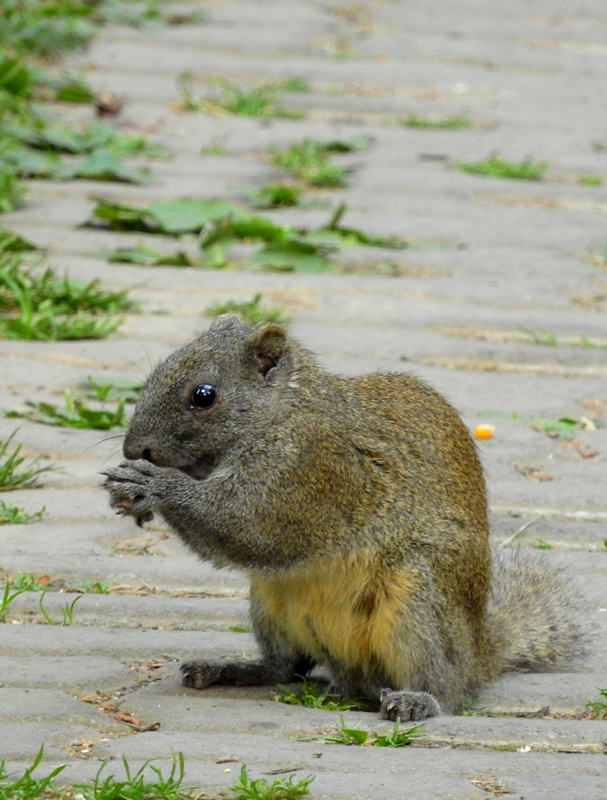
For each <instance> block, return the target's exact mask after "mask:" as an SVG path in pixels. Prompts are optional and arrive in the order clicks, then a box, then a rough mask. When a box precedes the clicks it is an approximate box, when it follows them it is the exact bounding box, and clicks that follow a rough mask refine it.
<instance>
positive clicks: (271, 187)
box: [247, 183, 303, 208]
mask: <svg viewBox="0 0 607 800" xmlns="http://www.w3.org/2000/svg"><path fill="white" fill-rule="evenodd" d="M302 192H303V189H302V188H301V186H298V185H297V184H294V183H267V184H266V185H265V186H261V187H260V188H259V189H256V190H255V191H254V192H247V194H248V196H249V202H250V203H251V205H252V206H253V208H286V207H287V206H296V205H299V201H300V199H301V195H302Z"/></svg>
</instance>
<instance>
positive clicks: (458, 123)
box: [401, 114, 472, 130]
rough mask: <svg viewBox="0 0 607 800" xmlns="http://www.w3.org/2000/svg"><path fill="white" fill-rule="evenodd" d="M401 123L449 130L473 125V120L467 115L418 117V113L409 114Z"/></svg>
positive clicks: (415, 126)
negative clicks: (433, 117) (432, 117)
mask: <svg viewBox="0 0 607 800" xmlns="http://www.w3.org/2000/svg"><path fill="white" fill-rule="evenodd" d="M401 124H402V125H406V126H407V127H408V128H438V129H447V130H460V129H461V128H470V127H472V121H471V120H470V119H469V118H468V117H465V116H453V117H440V118H438V119H437V118H435V119H430V118H429V117H418V116H417V114H408V115H407V116H406V117H404V118H403V119H402V120H401Z"/></svg>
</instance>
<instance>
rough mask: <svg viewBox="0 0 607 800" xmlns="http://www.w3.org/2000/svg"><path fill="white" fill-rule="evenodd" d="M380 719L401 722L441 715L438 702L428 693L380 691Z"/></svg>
mask: <svg viewBox="0 0 607 800" xmlns="http://www.w3.org/2000/svg"><path fill="white" fill-rule="evenodd" d="M379 701H380V703H381V709H380V716H381V718H382V719H391V720H395V719H397V718H399V719H400V720H401V722H405V721H407V720H420V719H426V717H437V716H438V715H439V714H440V713H441V708H440V705H439V704H438V701H437V700H436V699H435V698H434V697H433V696H432V695H431V694H429V693H428V692H399V691H397V692H394V691H392V690H391V689H382V690H381V692H380V693H379Z"/></svg>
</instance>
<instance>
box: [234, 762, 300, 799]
mask: <svg viewBox="0 0 607 800" xmlns="http://www.w3.org/2000/svg"><path fill="white" fill-rule="evenodd" d="M294 777H295V776H294V775H289V777H288V778H277V779H276V780H274V781H272V783H269V782H268V781H267V780H266V779H265V778H255V779H252V778H249V776H248V774H247V768H246V766H245V765H244V764H243V766H242V768H241V770H240V776H239V778H238V780H237V781H236V783H235V784H234V785H233V786H231V787H230V790H229V791H230V797H231V798H232V800H297V798H299V797H307V795H309V794H310V789H309V788H308V787H309V786H310V784H311V783H312V781H313V780H314V777H313V776H310V777H308V778H301V779H300V780H298V781H296V782H294Z"/></svg>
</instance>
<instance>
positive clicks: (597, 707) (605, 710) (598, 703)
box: [586, 542, 607, 719]
mask: <svg viewBox="0 0 607 800" xmlns="http://www.w3.org/2000/svg"><path fill="white" fill-rule="evenodd" d="M605 546H607V542H605ZM597 692H598V693H599V695H600V699H599V700H589V701H588V702H587V703H586V708H589V709H591V710H592V711H594V713H595V714H596V716H597V719H607V689H599V688H598V687H597Z"/></svg>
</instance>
